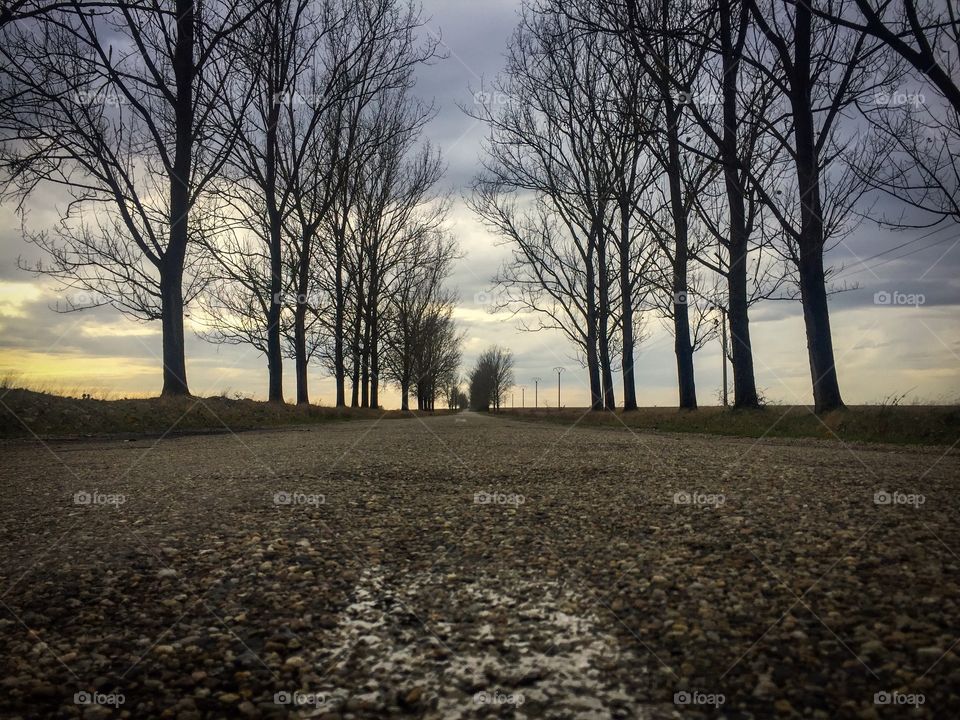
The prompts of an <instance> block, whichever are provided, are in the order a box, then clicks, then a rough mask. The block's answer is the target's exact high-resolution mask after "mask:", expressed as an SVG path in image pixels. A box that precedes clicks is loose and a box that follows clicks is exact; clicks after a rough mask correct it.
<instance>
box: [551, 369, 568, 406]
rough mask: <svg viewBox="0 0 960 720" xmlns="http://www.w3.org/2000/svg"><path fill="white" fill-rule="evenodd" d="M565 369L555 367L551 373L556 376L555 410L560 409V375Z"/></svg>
mask: <svg viewBox="0 0 960 720" xmlns="http://www.w3.org/2000/svg"><path fill="white" fill-rule="evenodd" d="M564 370H566V368H563V367H559V366H558V367H555V368H554V369H553V371H554V372H555V373H556V374H557V410H559V409H560V373H562V372H563V371H564Z"/></svg>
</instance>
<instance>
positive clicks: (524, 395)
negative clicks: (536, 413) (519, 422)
mask: <svg viewBox="0 0 960 720" xmlns="http://www.w3.org/2000/svg"><path fill="white" fill-rule="evenodd" d="M526 406H527V386H526V385H521V386H520V409H521V410H522V409H524V408H525V407H526Z"/></svg>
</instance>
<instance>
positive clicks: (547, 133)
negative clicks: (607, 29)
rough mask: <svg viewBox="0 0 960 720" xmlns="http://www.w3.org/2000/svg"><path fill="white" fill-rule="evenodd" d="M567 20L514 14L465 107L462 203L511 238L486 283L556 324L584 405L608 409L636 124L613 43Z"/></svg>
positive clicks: (624, 280)
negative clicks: (482, 138) (473, 148)
mask: <svg viewBox="0 0 960 720" xmlns="http://www.w3.org/2000/svg"><path fill="white" fill-rule="evenodd" d="M569 30H570V28H569V27H568V26H567V24H566V21H565V19H564V18H563V16H562V15H559V14H556V13H545V12H538V11H537V10H536V9H535V8H534V9H528V10H527V11H526V12H525V13H524V15H523V19H522V22H521V25H520V27H519V28H518V30H517V32H516V33H515V36H514V38H513V41H512V42H511V46H510V49H509V52H508V60H507V67H506V70H505V72H504V73H503V75H502V76H501V77H500V78H498V79H497V81H496V82H495V83H494V91H495V92H493V93H491V94H490V97H491V98H494V99H495V100H496V101H498V102H493V103H486V104H482V105H481V106H480V107H479V108H478V109H475V110H472V111H471V112H473V114H475V115H476V116H477V117H479V118H480V119H481V120H483V121H484V122H485V123H486V124H487V125H488V127H489V129H490V135H489V139H488V143H487V148H486V150H487V153H486V155H487V157H486V158H485V160H484V172H483V173H482V174H481V176H480V177H479V178H478V179H477V180H476V181H475V183H474V188H473V195H472V197H471V198H470V203H471V205H472V207H473V209H474V210H475V212H476V213H477V214H478V215H479V216H480V217H481V218H482V219H483V221H484V222H485V223H486V224H487V226H488V227H490V228H491V229H492V230H493V231H494V232H496V233H497V234H498V235H500V236H501V237H502V238H504V240H505V242H507V243H508V244H509V245H510V247H511V248H512V259H511V260H510V261H509V262H508V263H507V264H506V265H505V266H504V268H503V271H502V272H501V274H500V275H499V276H498V278H497V282H498V285H499V286H500V287H501V288H503V289H504V290H505V292H506V296H507V304H508V305H509V306H511V307H512V308H513V309H514V310H516V311H523V312H525V313H530V314H531V315H532V317H533V318H534V320H533V321H531V323H527V322H522V324H521V328H523V329H529V330H542V329H558V330H560V331H561V332H563V333H564V334H565V335H566V336H567V337H568V338H569V339H570V340H571V341H572V342H573V343H574V346H575V347H576V348H577V349H578V351H579V352H580V353H582V357H583V358H584V359H585V364H586V366H587V370H588V375H589V379H590V388H591V407H593V408H594V409H602V408H608V409H612V408H613V407H614V404H615V401H614V390H613V383H612V364H613V359H614V355H615V352H616V348H617V342H616V336H617V334H618V332H621V331H622V330H623V327H624V325H623V322H624V317H626V327H627V328H628V329H629V331H628V333H627V340H628V342H627V343H620V348H621V351H622V350H623V348H624V347H626V348H627V350H626V355H625V356H624V357H625V365H626V367H627V368H629V370H630V371H631V373H632V365H633V361H632V355H633V348H632V345H633V342H632V339H631V338H630V332H632V327H633V324H634V323H633V322H632V318H631V315H632V308H633V304H634V301H635V295H636V293H638V292H639V291H640V290H641V286H642V283H641V282H639V280H638V278H637V274H638V267H639V266H642V264H643V262H644V257H643V253H641V252H636V250H635V248H633V247H631V248H626V247H625V246H624V243H623V240H624V238H625V237H630V236H632V235H633V233H632V231H631V228H630V225H629V222H628V223H626V224H625V223H624V222H623V217H622V215H621V217H620V218H619V220H618V218H617V213H618V212H619V211H621V210H622V209H626V210H627V211H628V212H630V211H631V207H629V206H630V205H632V200H631V201H628V200H627V198H628V196H629V195H630V194H631V193H632V191H633V190H635V189H636V186H637V179H638V175H637V172H636V162H637V159H638V155H639V150H638V147H639V138H640V135H641V133H642V125H641V123H640V122H639V121H638V120H637V119H636V118H635V115H634V108H635V103H636V86H635V85H629V83H628V85H627V86H626V87H623V86H622V85H621V82H620V81H621V80H623V79H624V77H625V75H626V74H627V73H626V71H621V72H618V73H616V74H611V72H610V70H611V68H613V67H615V66H616V57H615V56H614V55H612V53H615V49H614V48H611V47H609V46H608V45H607V44H606V43H605V41H604V38H603V37H601V36H599V35H596V34H579V35H578V34H576V33H572V32H569ZM499 101H505V102H503V103H502V104H500V102H499ZM624 289H626V290H627V292H628V295H629V297H628V298H627V299H626V301H624V298H623V297H622V291H623V290H624ZM624 310H626V312H623V311H624ZM627 356H629V357H627ZM629 387H630V384H629V381H627V382H626V383H625V388H629ZM633 399H634V402H635V395H634V397H633Z"/></svg>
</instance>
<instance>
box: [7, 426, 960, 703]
mask: <svg viewBox="0 0 960 720" xmlns="http://www.w3.org/2000/svg"><path fill="white" fill-rule="evenodd" d="M945 450H946V448H892V447H889V446H873V447H865V446H855V447H853V446H847V445H843V444H841V443H839V442H832V443H826V442H817V441H809V440H803V441H783V440H780V441H767V440H761V441H755V440H751V439H731V438H719V437H707V436H697V435H667V434H650V433H643V434H641V433H635V432H632V431H630V430H628V429H626V428H600V427H594V428H589V427H583V426H582V425H578V426H574V427H565V426H561V425H556V424H540V423H527V422H520V421H514V420H507V419H502V418H494V417H488V416H483V415H478V414H473V413H463V414H460V415H456V416H452V415H450V416H436V417H427V418H416V419H405V420H396V419H384V420H381V421H376V422H374V421H369V422H367V421H363V422H359V421H358V422H344V423H332V424H329V425H323V426H313V427H310V428H304V429H292V430H276V431H263V432H244V433H239V434H236V435H234V434H231V433H225V434H221V435H213V436H211V435H206V436H185V437H167V438H163V439H160V440H158V439H156V438H149V439H142V440H136V441H123V440H111V439H106V440H104V439H101V440H78V441H69V442H67V441H60V442H51V443H47V444H41V443H38V442H26V441H10V442H6V443H4V444H3V447H2V448H0V458H2V460H0V470H2V473H0V482H2V490H3V513H2V524H0V535H2V540H3V547H4V548H5V550H4V552H3V555H2V560H0V592H2V596H0V599H2V604H0V611H2V615H0V647H3V649H4V650H3V653H2V662H3V668H2V676H3V680H2V685H3V687H2V688H0V715H2V716H4V717H17V716H19V717H24V718H27V717H31V718H32V717H84V718H105V717H131V718H149V717H169V718H183V719H189V718H201V717H211V718H213V717H251V718H254V717H324V718H340V717H355V718H373V717H404V716H406V717H423V718H438V719H439V718H464V719H466V718H483V717H516V718H524V717H527V718H538V717H546V718H581V717H582V718H653V719H657V718H670V717H715V716H720V715H723V716H726V717H771V716H779V717H791V716H801V715H802V716H807V717H819V718H842V717H851V718H875V717H905V716H911V717H913V716H917V717H936V718H941V717H960V698H958V694H960V657H958V651H960V646H958V645H957V641H958V639H960V612H958V610H960V608H958V601H960V585H958V577H960V575H958V570H960V557H958V555H960V533H958V509H960V501H958V490H960V487H958V485H960V456H958V454H957V451H956V450H954V451H952V452H949V453H945Z"/></svg>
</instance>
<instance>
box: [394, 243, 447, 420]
mask: <svg viewBox="0 0 960 720" xmlns="http://www.w3.org/2000/svg"><path fill="white" fill-rule="evenodd" d="M404 245H405V246H406V249H407V250H406V252H405V253H404V255H403V257H402V259H401V261H400V262H399V263H398V264H397V266H396V268H395V270H394V272H393V278H392V280H391V284H390V288H391V289H390V292H389V293H387V294H386V305H385V307H384V309H383V314H382V318H381V325H380V327H381V328H382V332H381V339H382V342H383V346H384V347H383V356H382V360H383V375H384V378H385V379H387V380H388V381H390V382H392V383H393V384H395V385H396V386H397V387H399V388H400V394H401V409H403V410H409V409H410V392H411V391H412V390H416V391H417V398H418V406H419V407H421V409H426V408H424V402H425V401H426V400H427V399H429V403H428V404H429V405H430V406H432V402H433V400H434V399H435V398H436V393H437V392H439V391H440V390H441V389H442V387H443V385H444V384H445V383H446V382H448V381H449V380H450V379H451V378H452V377H455V376H456V373H457V372H458V371H459V364H460V349H459V344H460V338H459V337H458V336H457V334H456V331H455V329H454V328H453V324H452V310H453V305H454V301H455V296H453V295H452V294H450V293H449V292H448V291H447V290H446V289H445V287H444V280H445V279H446V277H447V276H448V274H449V272H450V268H451V264H452V262H453V260H454V259H455V258H456V257H457V252H456V246H455V245H454V243H453V242H452V241H451V240H449V239H448V238H447V237H446V236H445V235H444V234H443V233H441V232H438V231H437V230H436V229H434V228H430V227H423V226H419V227H417V226H414V227H410V228H408V236H407V237H406V238H405V239H404Z"/></svg>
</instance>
